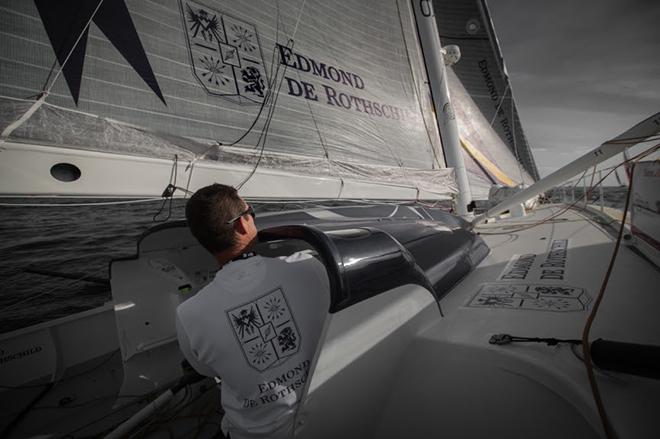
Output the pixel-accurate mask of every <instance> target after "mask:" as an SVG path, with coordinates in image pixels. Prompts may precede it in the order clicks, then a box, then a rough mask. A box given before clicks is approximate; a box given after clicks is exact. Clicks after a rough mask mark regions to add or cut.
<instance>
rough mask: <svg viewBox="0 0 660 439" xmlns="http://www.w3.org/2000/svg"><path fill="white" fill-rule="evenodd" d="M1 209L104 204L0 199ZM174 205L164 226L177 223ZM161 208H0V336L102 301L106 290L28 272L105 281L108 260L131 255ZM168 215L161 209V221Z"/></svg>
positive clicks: (179, 203)
mask: <svg viewBox="0 0 660 439" xmlns="http://www.w3.org/2000/svg"><path fill="white" fill-rule="evenodd" d="M1 201H2V202H3V203H39V204H48V203H81V202H91V201H94V202H99V201H107V200H79V199H78V200H71V199H57V200H53V199H42V200H34V199H18V198H13V199H2V200H1ZM184 203H185V202H184V201H183V200H174V201H173V203H172V212H171V219H183V218H184V209H183V206H184ZM161 204H162V202H160V201H155V202H149V203H144V204H126V205H110V206H84V207H68V206H62V207H13V206H12V207H2V206H0V260H1V261H2V263H1V264H0V333H1V332H7V331H12V330H14V329H18V328H21V327H24V326H29V325H32V324H35V323H38V322H41V321H45V320H50V319H53V318H57V317H63V316H66V315H69V314H72V313H75V312H80V311H83V310H86V309H90V308H93V307H96V306H99V305H102V304H103V303H104V302H106V301H107V300H109V299H110V288H109V286H106V285H102V284H99V283H94V282H90V281H86V280H84V279H83V280H79V279H78V280H76V279H67V278H63V277H57V276H46V275H43V274H34V273H30V269H33V268H34V269H39V270H48V271H54V272H59V273H66V274H73V275H74V277H76V275H78V274H80V276H78V277H81V276H90V277H91V278H101V279H106V280H107V279H108V278H109V263H110V261H111V260H112V259H113V258H117V257H122V256H130V255H133V254H135V253H136V251H137V239H138V238H139V236H140V235H141V234H142V233H143V232H144V231H146V230H147V229H148V228H149V227H151V226H153V225H155V224H156V222H154V220H153V217H154V214H156V213H157V212H158V210H159V208H160V207H161ZM168 211H169V209H168V207H167V206H166V207H165V209H164V212H163V214H162V215H161V217H165V216H166V215H167V213H168Z"/></svg>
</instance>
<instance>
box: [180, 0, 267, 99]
mask: <svg viewBox="0 0 660 439" xmlns="http://www.w3.org/2000/svg"><path fill="white" fill-rule="evenodd" d="M179 1H180V4H181V14H182V17H183V24H184V29H185V33H186V41H187V43H188V51H189V54H190V64H191V67H192V70H193V74H194V76H195V78H197V81H198V82H199V83H200V84H201V86H202V87H203V88H204V90H205V91H206V92H207V93H208V94H210V95H214V96H222V97H225V98H229V99H231V100H232V101H234V102H237V103H258V104H260V103H262V102H263V100H264V98H265V96H266V92H267V90H268V79H267V75H266V69H265V67H264V60H263V56H262V54H261V46H260V44H259V36H258V34H257V29H256V28H255V27H254V26H253V25H252V24H250V23H247V22H245V21H243V20H239V19H237V18H234V17H231V16H229V15H227V14H223V13H221V12H220V11H217V10H215V9H212V8H209V7H207V6H204V5H201V4H199V3H196V2H194V1H190V0H179Z"/></svg>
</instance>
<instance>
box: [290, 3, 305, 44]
mask: <svg viewBox="0 0 660 439" xmlns="http://www.w3.org/2000/svg"><path fill="white" fill-rule="evenodd" d="M306 2H307V0H303V2H302V6H300V12H299V13H298V19H297V20H296V26H295V27H294V28H293V33H292V34H291V39H292V40H293V39H294V38H295V36H296V32H298V24H300V19H301V18H302V13H303V9H305V3H306Z"/></svg>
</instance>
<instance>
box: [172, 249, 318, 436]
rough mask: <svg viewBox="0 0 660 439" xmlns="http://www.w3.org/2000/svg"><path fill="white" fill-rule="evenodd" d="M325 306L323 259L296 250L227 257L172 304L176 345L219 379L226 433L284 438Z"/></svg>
mask: <svg viewBox="0 0 660 439" xmlns="http://www.w3.org/2000/svg"><path fill="white" fill-rule="evenodd" d="M329 304H330V294H329V289H328V280H327V275H326V272H325V268H324V267H323V264H321V263H320V262H319V261H317V260H316V259H314V258H313V257H312V256H311V255H309V254H307V253H304V252H302V253H301V252H299V253H295V254H293V255H291V256H289V257H287V258H264V257H261V256H254V257H251V258H248V259H245V260H240V261H235V262H231V263H229V264H227V265H225V266H224V267H223V268H222V269H221V270H220V271H219V272H218V273H217V274H216V276H215V279H214V280H213V281H211V283H209V284H208V285H207V286H206V287H204V288H203V289H202V290H201V291H199V292H198V293H197V294H196V295H195V296H193V297H191V298H190V299H188V300H187V301H186V302H184V303H182V304H181V305H180V306H179V307H178V309H177V319H176V325H177V333H178V337H179V346H180V348H181V351H182V352H183V354H184V355H185V357H186V358H187V359H188V361H189V362H190V363H191V365H192V366H193V367H194V368H195V369H196V370H197V371H198V372H199V373H201V374H203V375H207V376H217V377H220V378H222V405H223V408H224V410H225V420H224V421H223V424H225V426H226V427H228V428H229V432H230V433H231V436H232V438H242V437H245V438H250V437H273V438H274V437H288V436H289V434H290V432H291V429H292V422H293V415H294V413H295V409H296V405H297V403H298V399H299V394H300V392H301V391H302V388H303V386H304V383H305V381H306V380H307V375H308V371H309V366H310V363H311V360H312V357H313V355H314V351H315V349H316V346H317V343H318V339H319V336H320V333H321V330H322V326H323V322H324V319H325V316H326V315H327V313H328V308H329Z"/></svg>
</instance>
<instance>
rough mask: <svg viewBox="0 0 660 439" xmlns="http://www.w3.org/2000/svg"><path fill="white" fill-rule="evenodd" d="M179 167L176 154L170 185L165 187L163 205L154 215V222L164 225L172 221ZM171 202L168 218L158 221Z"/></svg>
mask: <svg viewBox="0 0 660 439" xmlns="http://www.w3.org/2000/svg"><path fill="white" fill-rule="evenodd" d="M178 167H179V156H178V155H177V154H174V161H173V162H172V169H171V170H170V181H169V183H168V185H167V186H166V187H165V190H164V191H163V195H162V197H163V203H162V204H161V205H160V208H159V209H158V212H156V213H155V214H154V216H153V217H152V218H151V220H152V221H153V222H158V223H162V222H165V221H167V220H169V219H170V217H171V216H172V198H173V196H174V192H175V191H176V187H177V186H176V179H177V174H178ZM172 177H174V181H172ZM168 201H169V206H168V211H167V216H166V217H165V218H164V219H162V220H160V219H157V218H158V216H159V215H160V214H161V213H162V212H163V209H164V208H165V204H166V203H167V202H168Z"/></svg>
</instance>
